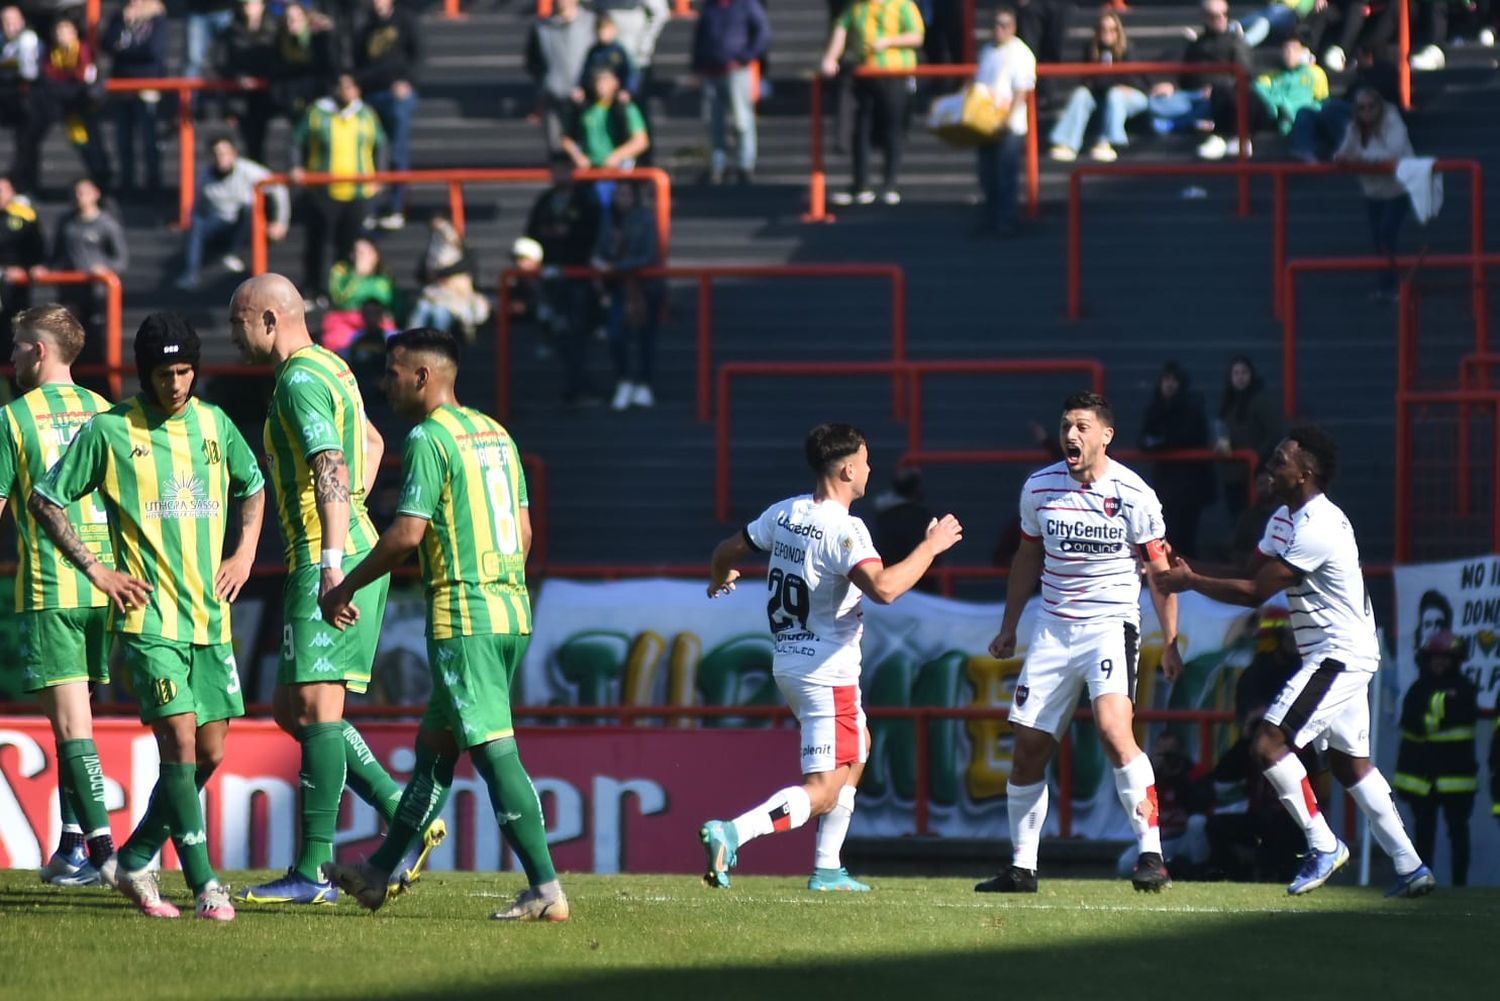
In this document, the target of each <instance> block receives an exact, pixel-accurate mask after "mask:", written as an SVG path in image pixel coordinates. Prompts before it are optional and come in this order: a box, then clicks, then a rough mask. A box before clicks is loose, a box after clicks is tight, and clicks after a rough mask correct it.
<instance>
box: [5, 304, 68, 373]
mask: <svg viewBox="0 0 1500 1001" xmlns="http://www.w3.org/2000/svg"><path fill="white" fill-rule="evenodd" d="M14 324H15V329H16V330H17V331H18V332H19V331H29V332H30V333H31V334H32V335H33V336H36V335H39V334H45V335H46V336H47V339H48V340H50V341H51V342H52V344H53V346H54V347H56V348H57V354H58V357H59V358H60V359H61V361H62V363H63V364H64V365H71V364H73V362H74V361H76V360H77V359H78V356H79V354H81V353H82V352H83V339H84V338H83V324H81V323H79V322H78V318H77V317H76V316H74V315H73V314H72V313H70V312H69V311H68V309H67V307H66V306H59V305H58V304H57V303H55V302H50V303H48V304H47V305H45V306H32V307H31V308H30V309H23V310H21V311H20V312H19V313H17V314H16V318H15V320H14Z"/></svg>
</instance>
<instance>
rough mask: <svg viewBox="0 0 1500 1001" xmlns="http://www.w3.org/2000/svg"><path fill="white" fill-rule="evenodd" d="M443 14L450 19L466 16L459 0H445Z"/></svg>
mask: <svg viewBox="0 0 1500 1001" xmlns="http://www.w3.org/2000/svg"><path fill="white" fill-rule="evenodd" d="M538 6H540V5H538ZM443 16H444V17H446V18H447V19H448V20H450V21H452V20H456V19H457V18H461V17H463V16H464V15H463V12H462V11H460V10H459V8H458V0H443Z"/></svg>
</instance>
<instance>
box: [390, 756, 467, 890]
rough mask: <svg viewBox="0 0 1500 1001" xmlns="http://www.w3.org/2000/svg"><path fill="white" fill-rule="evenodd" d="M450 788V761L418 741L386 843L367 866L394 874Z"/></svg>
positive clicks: (451, 772) (451, 762)
mask: <svg viewBox="0 0 1500 1001" xmlns="http://www.w3.org/2000/svg"><path fill="white" fill-rule="evenodd" d="M445 765H446V767H445ZM452 785H453V760H452V759H451V758H450V759H448V760H447V761H446V762H444V761H443V760H442V759H440V758H439V757H438V755H437V752H436V751H434V750H433V749H432V748H430V747H428V746H427V742H426V741H424V740H421V739H418V741H417V763H416V764H415V765H413V766H412V771H411V781H410V782H408V783H406V791H405V792H404V793H402V794H401V803H400V805H399V806H398V807H397V808H396V815H395V816H394V817H392V818H391V826H390V830H388V831H386V832H385V840H384V841H382V842H381V843H380V847H379V848H377V849H375V854H373V855H371V856H370V864H371V865H373V866H375V868H377V869H379V870H381V871H382V872H395V871H396V869H397V867H399V866H400V865H401V860H402V859H404V858H405V857H406V853H407V852H408V851H410V850H411V847H412V845H413V844H415V843H416V842H417V840H418V839H419V838H420V837H421V835H422V832H423V831H424V830H426V829H427V825H428V824H429V823H431V822H432V817H433V816H435V815H436V813H437V812H441V811H442V805H443V803H445V802H447V800H448V791H449V789H450V788H451V787H452Z"/></svg>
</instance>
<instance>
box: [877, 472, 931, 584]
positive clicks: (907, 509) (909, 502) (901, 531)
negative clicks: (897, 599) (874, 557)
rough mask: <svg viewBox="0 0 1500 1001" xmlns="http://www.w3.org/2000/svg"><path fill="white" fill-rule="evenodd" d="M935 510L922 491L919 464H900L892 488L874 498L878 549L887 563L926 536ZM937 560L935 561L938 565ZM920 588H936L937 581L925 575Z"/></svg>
mask: <svg viewBox="0 0 1500 1001" xmlns="http://www.w3.org/2000/svg"><path fill="white" fill-rule="evenodd" d="M932 519H933V513H932V509H931V508H929V507H928V506H927V500H926V498H925V497H924V496H923V493H922V471H921V470H920V469H918V468H917V467H916V466H901V467H899V468H897V470H896V474H895V475H894V476H893V477H891V488H890V489H889V490H887V491H886V492H885V493H883V494H880V495H879V496H877V497H876V498H875V523H874V525H873V526H872V531H871V534H872V535H874V537H875V538H874V542H875V551H876V552H878V553H879V554H880V558H881V559H882V560H884V561H885V563H886V565H887V566H895V565H896V564H897V563H900V562H901V561H902V560H904V559H906V557H907V556H909V555H910V554H911V551H912V550H913V549H915V548H917V544H918V543H920V542H921V541H922V540H923V539H925V538H926V537H927V526H928V525H930V524H931V523H932ZM937 564H938V560H933V565H934V566H936V565H937ZM917 590H919V591H927V592H929V593H932V592H936V591H937V582H936V581H935V580H933V579H932V578H931V577H924V578H923V579H922V580H921V581H920V582H919V583H918V584H917Z"/></svg>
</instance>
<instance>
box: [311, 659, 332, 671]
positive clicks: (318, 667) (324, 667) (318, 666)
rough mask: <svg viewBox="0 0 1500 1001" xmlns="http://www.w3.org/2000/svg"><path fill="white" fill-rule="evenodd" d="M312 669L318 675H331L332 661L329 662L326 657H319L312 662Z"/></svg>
mask: <svg viewBox="0 0 1500 1001" xmlns="http://www.w3.org/2000/svg"><path fill="white" fill-rule="evenodd" d="M312 669H313V670H314V671H316V672H317V673H318V674H332V673H333V661H331V660H329V659H328V658H327V657H319V658H318V659H317V660H315V661H313V666H312Z"/></svg>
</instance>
